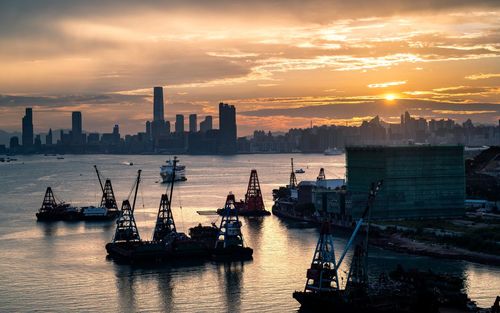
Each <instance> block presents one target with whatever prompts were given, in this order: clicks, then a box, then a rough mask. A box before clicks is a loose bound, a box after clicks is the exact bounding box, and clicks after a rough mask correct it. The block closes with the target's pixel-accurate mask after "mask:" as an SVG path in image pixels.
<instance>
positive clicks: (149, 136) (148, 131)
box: [146, 121, 151, 140]
mask: <svg viewBox="0 0 500 313" xmlns="http://www.w3.org/2000/svg"><path fill="white" fill-rule="evenodd" d="M146 138H147V139H148V140H151V122H150V121H147V122H146Z"/></svg>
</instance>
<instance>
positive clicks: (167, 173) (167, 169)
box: [160, 159, 187, 183]
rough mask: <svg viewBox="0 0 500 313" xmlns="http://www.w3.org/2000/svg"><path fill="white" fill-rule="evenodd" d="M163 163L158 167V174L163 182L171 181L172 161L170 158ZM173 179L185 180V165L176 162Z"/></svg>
mask: <svg viewBox="0 0 500 313" xmlns="http://www.w3.org/2000/svg"><path fill="white" fill-rule="evenodd" d="M165 163H166V164H165V165H162V166H161V167H160V176H161V178H162V182H163V183H169V182H171V181H172V177H173V171H174V162H173V161H172V160H171V159H168V160H167V161H165ZM174 179H175V181H186V180H187V178H186V166H185V165H181V164H176V167H175V178H174Z"/></svg>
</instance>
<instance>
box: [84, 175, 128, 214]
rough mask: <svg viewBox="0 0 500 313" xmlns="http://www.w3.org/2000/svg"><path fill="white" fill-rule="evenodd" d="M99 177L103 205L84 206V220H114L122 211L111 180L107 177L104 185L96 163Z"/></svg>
mask: <svg viewBox="0 0 500 313" xmlns="http://www.w3.org/2000/svg"><path fill="white" fill-rule="evenodd" d="M94 168H95V171H96V174H97V179H98V180H99V185H100V186H101V191H102V198H101V205H100V206H99V207H95V206H88V207H82V210H81V219H82V220H84V221H100V220H112V219H115V218H117V217H118V215H119V213H120V211H119V210H118V206H117V205H116V200H115V194H114V192H113V186H112V185H111V180H110V179H106V182H105V184H104V186H103V185H102V180H101V175H100V173H99V170H98V169H97V166H96V165H94Z"/></svg>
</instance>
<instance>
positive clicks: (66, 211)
mask: <svg viewBox="0 0 500 313" xmlns="http://www.w3.org/2000/svg"><path fill="white" fill-rule="evenodd" d="M79 217H80V209H79V208H76V207H74V206H72V205H70V204H69V203H65V202H63V201H57V200H56V198H55V196H54V193H53V192H52V188H51V187H47V190H46V191H45V196H44V198H43V202H42V206H41V207H40V209H39V210H38V212H37V213H36V218H37V220H38V221H45V222H47V221H75V220H78V219H79Z"/></svg>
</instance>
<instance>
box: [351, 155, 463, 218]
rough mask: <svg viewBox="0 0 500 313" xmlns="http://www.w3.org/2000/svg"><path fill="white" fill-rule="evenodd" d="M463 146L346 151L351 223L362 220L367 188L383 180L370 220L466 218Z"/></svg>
mask: <svg viewBox="0 0 500 313" xmlns="http://www.w3.org/2000/svg"><path fill="white" fill-rule="evenodd" d="M464 166H465V165H464V148H463V146H431V145H410V146H351V147H347V148H346V167H347V175H346V177H347V190H348V193H349V199H350V202H351V203H350V205H349V206H348V207H349V209H348V211H350V212H348V213H349V214H350V215H351V216H352V217H354V218H356V217H359V216H361V214H362V212H361V211H360V210H359V208H360V207H362V206H361V205H360V204H361V203H363V202H364V201H366V197H367V194H366V192H367V190H368V187H369V186H370V184H371V182H373V181H376V180H380V179H382V180H383V181H384V188H383V190H381V191H380V194H379V196H378V199H377V202H376V204H375V205H374V207H373V210H372V218H374V219H393V218H428V217H450V216H461V215H464V214H465V168H464Z"/></svg>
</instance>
